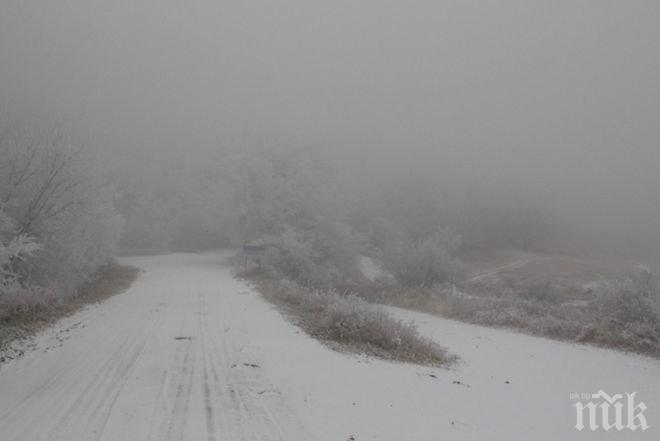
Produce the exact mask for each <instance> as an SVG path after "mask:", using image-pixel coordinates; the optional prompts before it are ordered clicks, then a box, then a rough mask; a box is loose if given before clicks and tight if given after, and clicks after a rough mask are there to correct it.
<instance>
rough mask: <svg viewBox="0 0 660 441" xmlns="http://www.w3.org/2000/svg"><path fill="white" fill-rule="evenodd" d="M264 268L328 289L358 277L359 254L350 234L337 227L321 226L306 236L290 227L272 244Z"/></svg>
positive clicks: (266, 255)
mask: <svg viewBox="0 0 660 441" xmlns="http://www.w3.org/2000/svg"><path fill="white" fill-rule="evenodd" d="M268 242H270V246H268V247H267V250H266V253H265V256H264V259H263V264H264V265H265V266H266V267H267V268H268V269H270V270H272V271H274V272H275V273H277V274H279V275H280V276H281V277H284V278H288V279H291V280H296V281H298V282H300V283H303V284H310V285H312V286H317V287H328V286H336V285H338V284H343V283H345V282H346V281H348V280H350V279H352V278H353V277H355V276H356V274H357V273H358V271H359V270H358V254H357V251H356V248H355V246H354V244H353V241H352V239H351V237H350V234H349V233H348V232H347V231H346V230H345V229H344V228H342V227H341V226H340V225H337V224H318V225H316V226H315V227H314V229H313V230H312V231H310V232H307V233H304V232H300V231H296V230H294V229H293V228H291V227H287V228H286V229H285V230H284V232H283V233H282V234H281V235H279V236H277V237H274V238H272V239H271V240H268Z"/></svg>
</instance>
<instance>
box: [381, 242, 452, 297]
mask: <svg viewBox="0 0 660 441" xmlns="http://www.w3.org/2000/svg"><path fill="white" fill-rule="evenodd" d="M459 246H460V238H459V237H458V236H456V235H455V234H453V233H452V232H450V231H449V230H446V229H441V230H439V231H438V232H437V233H435V234H433V235H432V236H430V237H427V238H426V239H424V240H422V241H420V242H406V241H395V242H394V243H390V244H389V245H387V246H386V247H385V248H384V249H383V250H382V253H381V256H380V260H381V261H382V263H383V267H384V269H385V270H386V271H388V272H389V273H390V274H392V275H393V276H394V278H395V279H396V280H397V281H398V282H399V283H400V284H401V285H403V286H407V287H413V286H432V285H434V284H437V283H444V282H450V281H452V280H453V279H454V278H456V277H457V276H459V275H460V273H461V271H462V263H461V261H460V259H458V258H457V257H456V255H455V254H456V251H457V250H458V248H459Z"/></svg>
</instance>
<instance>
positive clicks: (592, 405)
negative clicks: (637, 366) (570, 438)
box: [571, 390, 650, 431]
mask: <svg viewBox="0 0 660 441" xmlns="http://www.w3.org/2000/svg"><path fill="white" fill-rule="evenodd" d="M625 395H626V400H625V401H622V400H623V398H624V397H623V395H622V394H616V395H612V396H610V395H609V394H607V393H606V392H605V391H603V390H600V391H598V392H597V393H595V394H582V395H581V396H580V395H578V394H572V395H571V396H572V397H573V398H580V397H582V398H587V399H588V401H586V402H583V401H578V402H577V403H575V404H574V405H573V407H575V410H576V413H577V415H576V416H577V422H576V424H575V428H576V429H577V430H584V429H585V427H588V428H589V429H591V430H598V429H600V428H602V429H603V430H605V431H608V430H610V429H616V430H618V431H622V430H624V429H629V430H633V431H634V430H637V429H641V430H646V429H648V428H649V427H650V426H649V425H648V424H647V422H646V417H645V416H644V411H645V410H646V409H647V407H646V404H644V402H643V401H640V402H639V403H638V404H636V403H635V395H637V392H633V393H626V394H625ZM585 416H586V417H588V420H589V425H588V426H585Z"/></svg>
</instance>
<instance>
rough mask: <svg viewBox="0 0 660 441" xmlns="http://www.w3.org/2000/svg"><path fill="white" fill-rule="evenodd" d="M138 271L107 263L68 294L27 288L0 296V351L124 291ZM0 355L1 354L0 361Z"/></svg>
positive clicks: (0, 359)
mask: <svg viewBox="0 0 660 441" xmlns="http://www.w3.org/2000/svg"><path fill="white" fill-rule="evenodd" d="M138 272H139V270H138V269H137V268H134V267H131V266H124V265H117V264H109V265H106V266H103V267H101V268H100V269H99V270H98V271H97V272H96V273H94V274H93V276H92V277H90V280H89V281H88V282H87V283H85V284H83V285H82V286H81V287H80V288H79V289H78V290H77V291H76V292H75V293H72V294H71V295H70V296H68V297H62V296H48V293H47V292H36V291H26V292H23V293H22V294H21V295H18V296H16V297H15V298H3V299H0V351H2V350H3V349H5V348H6V346H8V345H9V344H10V343H11V342H12V341H14V340H17V339H25V338H28V337H30V336H31V335H33V334H34V333H35V332H37V331H39V330H40V329H42V328H44V327H45V326H48V325H50V324H52V323H55V322H56V321H57V320H59V319H61V318H62V317H66V316H68V315H70V314H73V313H74V312H76V311H78V310H79V309H80V308H82V307H84V306H85V305H88V304H90V303H96V302H100V301H102V300H104V299H106V298H108V297H110V296H112V295H115V294H119V293H121V292H123V291H125V290H126V289H128V287H129V286H130V285H131V284H132V283H133V281H134V280H135V278H136V277H137V274H138ZM5 356H7V355H5ZM8 356H11V355H8ZM2 357H3V355H0V362H2V361H3V359H2Z"/></svg>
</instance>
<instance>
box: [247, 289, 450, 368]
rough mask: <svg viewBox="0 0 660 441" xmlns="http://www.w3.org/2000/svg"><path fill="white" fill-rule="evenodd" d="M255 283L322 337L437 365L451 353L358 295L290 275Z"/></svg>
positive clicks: (386, 355) (355, 348)
mask: <svg viewBox="0 0 660 441" xmlns="http://www.w3.org/2000/svg"><path fill="white" fill-rule="evenodd" d="M260 288H261V291H262V293H263V294H264V296H265V297H266V298H267V299H269V300H271V301H272V302H274V303H275V304H276V305H278V306H279V307H280V308H282V309H283V311H284V312H285V313H286V314H288V315H290V316H291V318H292V319H293V320H294V322H295V323H296V324H298V325H299V326H300V327H301V328H303V329H304V330H305V331H306V332H308V333H309V334H311V335H312V336H314V337H316V338H319V339H320V340H322V341H325V342H329V343H339V344H340V345H342V346H343V347H345V348H348V349H350V350H353V351H358V352H364V353H368V354H371V355H376V356H379V357H382V358H386V359H394V360H400V361H404V362H412V363H420V364H431V365H440V364H445V363H449V362H451V361H453V360H454V359H455V357H453V356H451V355H449V354H448V353H447V352H446V351H445V350H443V348H441V347H440V346H439V345H438V344H437V343H435V342H434V341H432V340H430V339H427V338H426V337H423V336H422V335H420V334H419V332H418V329H417V326H416V325H415V324H414V323H412V322H403V321H401V320H397V319H396V318H394V317H392V316H391V315H390V314H388V313H387V312H386V311H384V310H383V309H382V307H378V306H374V305H371V304H369V303H367V302H365V301H364V300H362V299H361V298H359V297H356V296H352V295H341V294H339V293H338V292H337V291H335V290H333V289H313V288H309V287H304V286H301V285H299V284H298V283H296V282H293V281H290V280H281V281H270V282H266V283H262V284H261V286H260Z"/></svg>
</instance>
